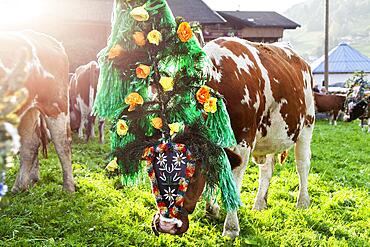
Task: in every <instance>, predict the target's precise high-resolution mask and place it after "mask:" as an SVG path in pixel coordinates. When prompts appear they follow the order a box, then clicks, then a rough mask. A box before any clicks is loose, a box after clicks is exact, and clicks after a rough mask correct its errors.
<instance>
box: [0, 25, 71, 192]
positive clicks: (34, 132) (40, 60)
mask: <svg viewBox="0 0 370 247" xmlns="http://www.w3.org/2000/svg"><path fill="white" fill-rule="evenodd" d="M20 49H26V50H27V52H28V53H29V55H30V59H29V61H28V62H27V66H26V70H27V73H28V77H27V78H26V80H25V83H24V86H25V88H26V89H27V90H28V98H27V99H26V101H25V102H24V104H23V105H22V107H21V108H20V109H18V110H17V112H16V113H17V115H18V116H20V123H19V126H18V133H19V135H20V138H21V139H20V142H21V146H20V151H19V153H20V171H19V173H18V175H17V178H16V181H15V183H14V186H13V188H12V191H13V192H18V191H24V190H27V189H28V188H29V186H30V185H32V184H34V183H36V182H37V181H38V180H39V160H38V150H39V147H40V146H42V150H43V151H44V154H46V148H47V147H46V145H47V142H48V131H47V129H48V130H49V131H50V135H51V139H52V141H53V143H54V146H55V149H56V151H57V154H58V157H59V160H60V162H61V164H62V169H63V180H64V181H63V187H64V189H65V190H67V191H74V190H75V185H74V181H73V176H72V165H71V131H70V126H69V111H68V66H69V64H68V58H67V55H66V53H65V51H64V48H63V47H62V45H61V44H60V43H59V42H57V41H56V40H55V39H53V38H52V37H50V36H47V35H45V34H41V33H37V32H33V31H20V32H1V33H0V59H1V61H2V62H3V64H4V68H5V70H9V69H10V68H12V67H13V66H14V64H15V63H16V62H17V61H16V58H15V56H14V54H16V53H17V51H19V50H20ZM0 79H2V78H1V77H0Z"/></svg>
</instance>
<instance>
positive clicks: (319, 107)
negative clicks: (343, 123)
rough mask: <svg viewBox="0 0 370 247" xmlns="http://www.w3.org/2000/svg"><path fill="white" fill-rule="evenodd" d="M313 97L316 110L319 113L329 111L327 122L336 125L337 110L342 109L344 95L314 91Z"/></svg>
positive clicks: (344, 99)
mask: <svg viewBox="0 0 370 247" xmlns="http://www.w3.org/2000/svg"><path fill="white" fill-rule="evenodd" d="M314 98H315V108H316V111H317V112H320V113H329V114H330V121H329V123H330V124H333V125H337V119H338V115H339V112H340V111H344V102H345V101H346V96H343V95H335V94H321V93H316V92H314Z"/></svg>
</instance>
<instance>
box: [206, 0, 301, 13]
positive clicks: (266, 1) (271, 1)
mask: <svg viewBox="0 0 370 247" xmlns="http://www.w3.org/2000/svg"><path fill="white" fill-rule="evenodd" d="M203 1H204V2H205V3H207V4H208V6H210V7H211V8H212V9H214V10H248V11H253V10H259V11H261V10H264V11H276V12H279V13H283V12H284V11H285V10H287V9H288V8H290V7H291V6H293V5H295V4H297V3H301V2H304V1H305V0H203Z"/></svg>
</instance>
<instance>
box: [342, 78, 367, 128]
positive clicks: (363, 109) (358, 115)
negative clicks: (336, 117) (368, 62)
mask: <svg viewBox="0 0 370 247" xmlns="http://www.w3.org/2000/svg"><path fill="white" fill-rule="evenodd" d="M368 89H370V84H368V83H363V84H362V85H360V86H355V87H352V88H351V89H350V90H349V92H348V94H347V99H346V102H345V106H346V107H345V108H346V111H345V116H344V121H346V122H351V121H353V120H356V119H360V120H361V123H360V126H361V128H362V129H363V130H364V129H365V126H366V124H365V121H366V120H367V126H368V129H367V130H368V133H370V90H368Z"/></svg>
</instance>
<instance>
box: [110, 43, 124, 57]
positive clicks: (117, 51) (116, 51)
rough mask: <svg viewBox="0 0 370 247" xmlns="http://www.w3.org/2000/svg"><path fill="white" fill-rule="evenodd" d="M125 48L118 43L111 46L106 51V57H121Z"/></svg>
mask: <svg viewBox="0 0 370 247" xmlns="http://www.w3.org/2000/svg"><path fill="white" fill-rule="evenodd" d="M124 53H125V50H124V49H123V48H122V46H120V45H119V44H116V45H115V46H113V47H112V48H111V49H110V50H109V52H108V59H115V58H117V57H122V55H123V54H124Z"/></svg>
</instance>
